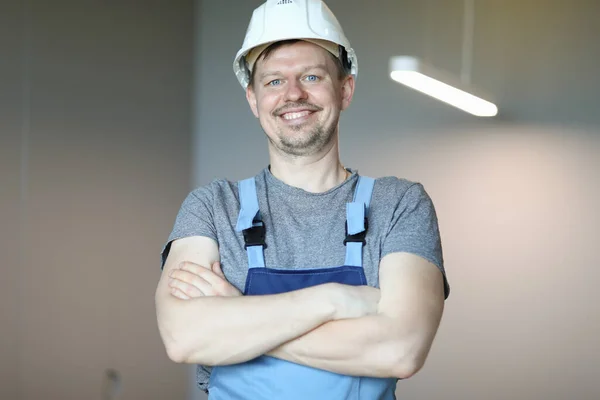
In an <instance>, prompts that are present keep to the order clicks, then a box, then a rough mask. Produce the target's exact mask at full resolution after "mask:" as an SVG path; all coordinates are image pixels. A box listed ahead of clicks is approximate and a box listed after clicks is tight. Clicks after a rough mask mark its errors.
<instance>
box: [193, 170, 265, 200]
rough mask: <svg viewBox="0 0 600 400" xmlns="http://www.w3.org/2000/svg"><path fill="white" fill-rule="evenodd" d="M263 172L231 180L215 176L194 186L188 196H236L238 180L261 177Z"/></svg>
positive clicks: (225, 197)
mask: <svg viewBox="0 0 600 400" xmlns="http://www.w3.org/2000/svg"><path fill="white" fill-rule="evenodd" d="M263 175H264V172H263V171H261V172H259V173H258V174H256V175H255V176H251V177H247V178H242V179H239V180H232V179H229V178H224V177H215V178H213V179H212V180H211V181H210V182H209V183H206V184H204V185H200V186H196V187H195V188H194V189H193V190H192V191H191V192H190V193H189V197H193V198H198V199H225V200H226V199H228V198H229V197H230V196H234V197H237V196H238V184H239V182H240V181H242V180H245V179H249V178H255V179H257V180H259V179H262V177H263Z"/></svg>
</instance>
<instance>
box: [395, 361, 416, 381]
mask: <svg viewBox="0 0 600 400" xmlns="http://www.w3.org/2000/svg"><path fill="white" fill-rule="evenodd" d="M422 367H423V364H420V363H418V362H415V360H400V361H399V362H396V363H395V365H394V366H393V367H392V376H393V377H394V378H398V379H408V378H411V377H413V376H414V375H415V374H416V373H417V372H419V371H420V370H421V368H422Z"/></svg>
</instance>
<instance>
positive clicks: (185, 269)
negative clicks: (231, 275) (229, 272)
mask: <svg viewBox="0 0 600 400" xmlns="http://www.w3.org/2000/svg"><path fill="white" fill-rule="evenodd" d="M169 277H170V279H169V288H170V290H171V294H172V295H173V296H175V297H177V298H179V299H181V300H190V299H193V298H197V297H201V296H221V297H233V296H241V295H242V293H241V292H240V291H239V290H238V289H237V288H236V287H235V286H233V285H232V284H231V283H229V282H228V281H227V279H226V278H225V275H224V274H223V271H222V270H221V264H220V263H219V262H215V263H214V264H213V265H212V266H211V267H210V268H207V267H203V266H202V265H198V264H194V263H192V262H189V261H184V262H182V263H180V264H179V265H178V267H177V268H175V269H173V270H172V271H171V272H170V274H169Z"/></svg>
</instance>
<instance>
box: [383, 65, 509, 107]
mask: <svg viewBox="0 0 600 400" xmlns="http://www.w3.org/2000/svg"><path fill="white" fill-rule="evenodd" d="M390 77H391V78H392V79H393V80H395V81H396V82H398V83H401V84H403V85H406V86H408V87H410V88H412V89H415V90H418V91H420V92H422V93H425V94H427V95H429V96H431V97H434V98H436V99H438V100H440V101H443V102H445V103H447V104H450V105H452V106H454V107H456V108H459V109H461V110H463V111H466V112H468V113H471V114H473V115H476V116H478V117H493V116H495V115H497V114H498V107H496V105H495V104H494V103H491V102H489V101H487V100H484V99H483V98H482V97H479V96H477V95H478V94H479V90H477V92H478V93H475V92H476V90H475V88H473V87H471V85H466V84H465V83H463V82H460V81H459V80H458V79H456V78H453V77H452V76H451V75H450V74H447V73H444V72H442V71H439V70H435V69H434V68H432V67H429V66H427V65H425V64H424V63H422V62H421V61H420V60H419V59H417V58H416V57H410V56H398V57H392V58H391V60H390Z"/></svg>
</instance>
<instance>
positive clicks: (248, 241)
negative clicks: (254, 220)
mask: <svg viewBox="0 0 600 400" xmlns="http://www.w3.org/2000/svg"><path fill="white" fill-rule="evenodd" d="M242 233H243V234H244V242H245V244H244V249H247V248H248V247H250V246H263V247H264V248H265V249H266V248H267V245H266V243H265V236H266V229H265V225H264V224H263V223H262V222H260V225H255V226H253V227H251V228H248V229H244V230H243V231H242Z"/></svg>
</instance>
